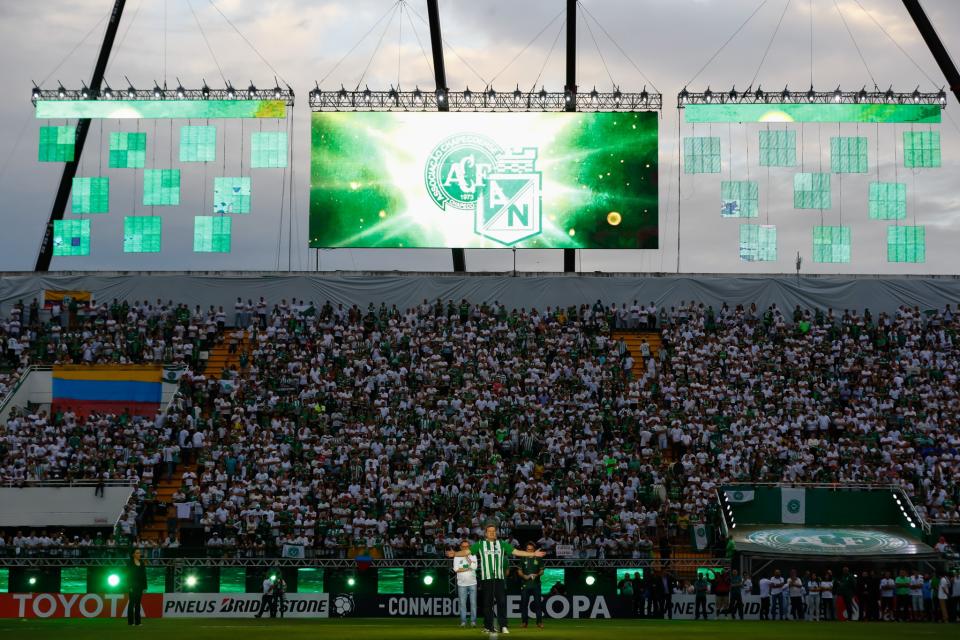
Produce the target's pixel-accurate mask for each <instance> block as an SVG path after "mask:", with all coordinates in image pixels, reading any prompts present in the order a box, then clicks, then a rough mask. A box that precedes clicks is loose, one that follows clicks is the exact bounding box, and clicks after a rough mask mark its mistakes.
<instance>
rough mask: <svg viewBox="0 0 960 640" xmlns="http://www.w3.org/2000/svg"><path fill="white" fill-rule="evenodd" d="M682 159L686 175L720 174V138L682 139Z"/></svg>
mask: <svg viewBox="0 0 960 640" xmlns="http://www.w3.org/2000/svg"><path fill="white" fill-rule="evenodd" d="M683 157H684V171H685V172H686V173H691V174H692V173H720V138H709V137H702V138H701V137H692V138H684V139H683Z"/></svg>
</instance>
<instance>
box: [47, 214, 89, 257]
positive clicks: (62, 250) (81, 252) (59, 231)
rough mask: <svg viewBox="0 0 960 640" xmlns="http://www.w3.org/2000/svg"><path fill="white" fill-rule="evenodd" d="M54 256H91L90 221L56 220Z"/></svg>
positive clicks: (54, 224)
mask: <svg viewBox="0 0 960 640" xmlns="http://www.w3.org/2000/svg"><path fill="white" fill-rule="evenodd" d="M53 255H55V256H88V255H90V221H89V220H54V221H53Z"/></svg>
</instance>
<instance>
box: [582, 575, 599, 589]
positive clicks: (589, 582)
mask: <svg viewBox="0 0 960 640" xmlns="http://www.w3.org/2000/svg"><path fill="white" fill-rule="evenodd" d="M583 581H584V582H586V583H587V586H588V587H592V586H593V585H594V584H595V583H596V582H597V577H596V576H594V575H588V576H587V577H586V578H584V579H583Z"/></svg>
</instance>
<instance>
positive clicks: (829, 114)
mask: <svg viewBox="0 0 960 640" xmlns="http://www.w3.org/2000/svg"><path fill="white" fill-rule="evenodd" d="M946 103H947V96H946V93H944V92H943V91H940V92H938V93H920V92H919V91H914V92H913V93H894V92H893V91H886V92H874V93H868V92H866V91H864V90H861V91H853V92H845V91H841V90H839V89H838V90H836V91H831V92H822V91H806V92H802V91H801V92H793V91H790V90H789V89H784V90H783V91H781V92H774V93H768V92H765V91H763V90H762V89H758V90H756V91H746V92H743V93H740V92H737V90H736V89H733V90H731V91H729V92H726V93H723V92H717V93H715V92H713V91H711V90H709V89H708V90H707V91H705V92H703V93H690V92H688V91H686V90H684V91H681V92H680V94H679V95H678V96H677V105H678V107H679V108H681V109H684V110H685V113H684V119H685V120H686V121H687V122H689V123H711V122H713V123H716V122H873V123H923V124H935V123H939V122H940V121H941V120H942V114H941V111H942V110H943V109H944V108H946Z"/></svg>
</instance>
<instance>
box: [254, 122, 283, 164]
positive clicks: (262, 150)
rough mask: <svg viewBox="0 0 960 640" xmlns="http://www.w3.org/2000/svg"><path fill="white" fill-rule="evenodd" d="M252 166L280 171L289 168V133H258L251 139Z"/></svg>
mask: <svg viewBox="0 0 960 640" xmlns="http://www.w3.org/2000/svg"><path fill="white" fill-rule="evenodd" d="M250 166H251V167H253V168H254V169H279V168H282V167H286V166H287V132H286V131H256V132H254V133H253V136H252V137H251V139H250Z"/></svg>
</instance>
